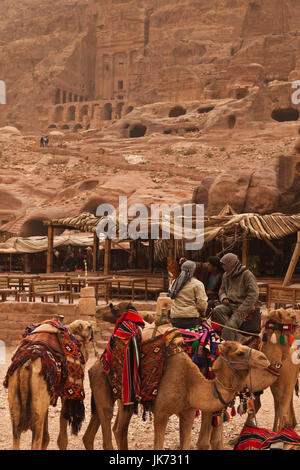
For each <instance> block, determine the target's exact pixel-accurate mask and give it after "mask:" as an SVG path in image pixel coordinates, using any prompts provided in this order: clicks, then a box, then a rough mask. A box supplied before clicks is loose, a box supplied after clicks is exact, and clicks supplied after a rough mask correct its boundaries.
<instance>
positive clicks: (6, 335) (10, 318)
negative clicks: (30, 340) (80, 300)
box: [0, 302, 90, 346]
mask: <svg viewBox="0 0 300 470" xmlns="http://www.w3.org/2000/svg"><path fill="white" fill-rule="evenodd" d="M57 315H64V323H65V324H69V323H71V322H72V321H74V320H76V319H78V318H79V317H80V318H82V319H86V320H90V316H89V315H82V314H80V316H79V313H78V305H64V304H54V303H40V302H39V303H35V302H1V303H0V340H2V341H4V342H5V343H6V345H8V346H10V345H13V344H15V343H16V341H17V340H18V339H19V338H20V336H21V335H22V333H24V330H25V328H26V326H28V325H31V324H32V323H38V322H42V321H44V320H48V319H49V318H53V317H54V316H57ZM84 317H85V318H84Z"/></svg>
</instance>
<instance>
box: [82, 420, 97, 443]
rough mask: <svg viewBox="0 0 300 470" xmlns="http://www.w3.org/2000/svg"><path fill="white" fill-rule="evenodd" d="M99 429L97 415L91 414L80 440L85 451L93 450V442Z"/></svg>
mask: <svg viewBox="0 0 300 470" xmlns="http://www.w3.org/2000/svg"><path fill="white" fill-rule="evenodd" d="M99 427H100V420H99V417H98V414H97V413H95V414H92V415H91V419H90V422H89V425H88V427H87V429H86V431H85V433H84V436H83V438H82V440H83V444H84V447H85V449H86V450H94V441H95V437H96V434H97V431H98V429H99Z"/></svg>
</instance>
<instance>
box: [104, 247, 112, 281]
mask: <svg viewBox="0 0 300 470" xmlns="http://www.w3.org/2000/svg"><path fill="white" fill-rule="evenodd" d="M110 250H111V240H110V238H106V239H105V251H104V274H108V273H109V268H110V254H111V253H110Z"/></svg>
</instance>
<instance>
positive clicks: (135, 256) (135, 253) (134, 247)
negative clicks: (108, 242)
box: [133, 240, 139, 269]
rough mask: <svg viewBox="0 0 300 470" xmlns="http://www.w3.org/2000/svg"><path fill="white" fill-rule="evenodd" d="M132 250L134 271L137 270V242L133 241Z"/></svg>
mask: <svg viewBox="0 0 300 470" xmlns="http://www.w3.org/2000/svg"><path fill="white" fill-rule="evenodd" d="M133 250H134V269H137V267H138V255H139V240H134V242H133Z"/></svg>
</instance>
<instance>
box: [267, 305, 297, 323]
mask: <svg viewBox="0 0 300 470" xmlns="http://www.w3.org/2000/svg"><path fill="white" fill-rule="evenodd" d="M268 320H269V321H271V322H273V323H280V324H281V325H293V324H295V323H296V321H297V314H296V312H295V311H294V310H285V309H284V308H279V309H277V310H270V311H269V312H268Z"/></svg>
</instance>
